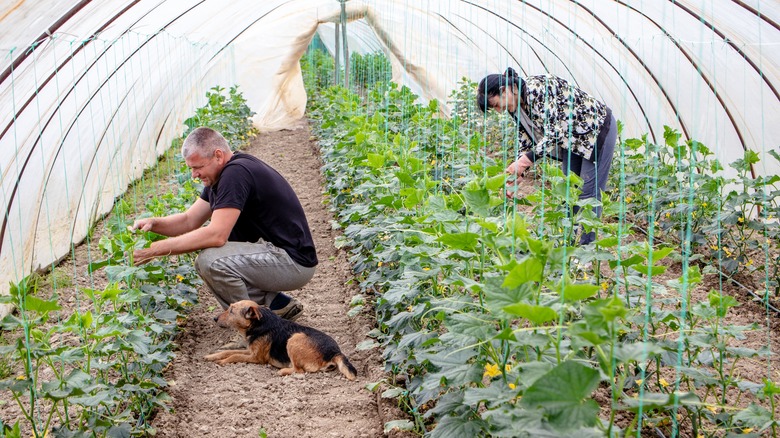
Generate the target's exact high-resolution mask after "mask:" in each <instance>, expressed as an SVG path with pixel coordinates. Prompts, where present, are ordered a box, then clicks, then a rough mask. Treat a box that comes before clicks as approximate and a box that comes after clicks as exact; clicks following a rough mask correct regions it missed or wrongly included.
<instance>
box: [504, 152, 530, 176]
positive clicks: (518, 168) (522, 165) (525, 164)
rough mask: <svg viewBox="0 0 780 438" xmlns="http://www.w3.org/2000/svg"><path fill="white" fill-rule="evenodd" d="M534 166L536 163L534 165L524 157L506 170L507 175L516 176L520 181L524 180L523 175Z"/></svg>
mask: <svg viewBox="0 0 780 438" xmlns="http://www.w3.org/2000/svg"><path fill="white" fill-rule="evenodd" d="M533 164H534V163H532V162H531V160H529V159H528V157H527V156H525V155H523V156H522V157H520V159H518V160H517V161H515V162H514V163H512V164H510V165H509V167H507V168H506V173H508V174H510V175H515V176H516V177H517V179H518V180H521V179H523V173H525V171H526V170H528V168H529V167H531V166H533Z"/></svg>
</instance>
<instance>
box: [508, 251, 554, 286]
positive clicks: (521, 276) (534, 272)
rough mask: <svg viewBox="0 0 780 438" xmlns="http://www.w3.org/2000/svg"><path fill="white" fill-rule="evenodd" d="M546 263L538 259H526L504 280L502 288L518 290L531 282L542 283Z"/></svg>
mask: <svg viewBox="0 0 780 438" xmlns="http://www.w3.org/2000/svg"><path fill="white" fill-rule="evenodd" d="M543 272H544V262H543V261H542V260H539V259H538V258H537V257H526V259H525V260H523V261H522V262H520V263H518V264H517V266H515V267H514V268H513V269H512V270H511V271H510V272H509V274H508V275H507V276H506V278H505V279H504V283H503V284H502V285H501V286H502V287H508V288H516V287H518V286H521V285H523V284H525V283H528V282H531V281H536V282H539V281H542V274H543Z"/></svg>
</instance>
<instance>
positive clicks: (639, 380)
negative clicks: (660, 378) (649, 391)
mask: <svg viewBox="0 0 780 438" xmlns="http://www.w3.org/2000/svg"><path fill="white" fill-rule="evenodd" d="M644 381H645V379H636V380H635V382H636V384H637V385H641V384H642V383H644Z"/></svg>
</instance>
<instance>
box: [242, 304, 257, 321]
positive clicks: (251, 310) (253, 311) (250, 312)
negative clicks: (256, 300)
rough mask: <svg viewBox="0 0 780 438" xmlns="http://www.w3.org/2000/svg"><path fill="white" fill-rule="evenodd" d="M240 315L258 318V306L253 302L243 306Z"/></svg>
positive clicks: (247, 317)
mask: <svg viewBox="0 0 780 438" xmlns="http://www.w3.org/2000/svg"><path fill="white" fill-rule="evenodd" d="M242 316H243V317H244V318H246V319H260V306H258V305H256V304H255V305H254V306H249V307H247V308H245V309H244V314H243V315H242Z"/></svg>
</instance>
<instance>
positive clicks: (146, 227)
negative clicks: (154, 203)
mask: <svg viewBox="0 0 780 438" xmlns="http://www.w3.org/2000/svg"><path fill="white" fill-rule="evenodd" d="M154 219H155V218H153V217H147V218H144V219H138V220H136V221H135V222H133V225H130V226H129V227H127V229H128V230H129V231H136V230H141V231H152V227H153V226H154Z"/></svg>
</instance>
